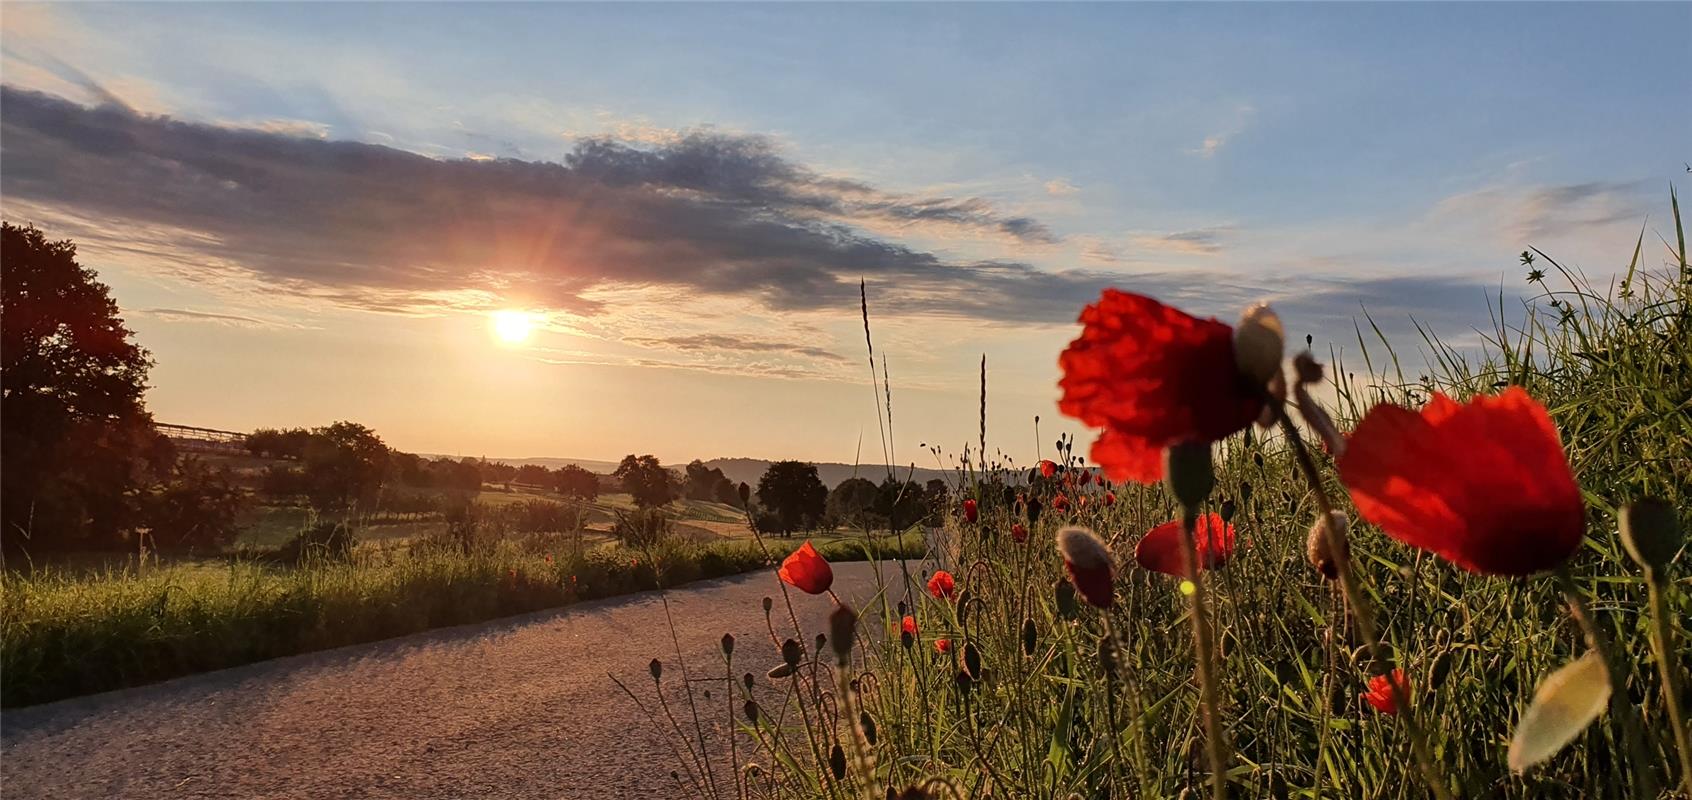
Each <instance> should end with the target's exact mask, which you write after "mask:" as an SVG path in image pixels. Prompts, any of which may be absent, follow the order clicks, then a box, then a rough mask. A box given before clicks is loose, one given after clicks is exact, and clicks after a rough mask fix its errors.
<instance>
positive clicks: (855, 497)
mask: <svg viewBox="0 0 1692 800" xmlns="http://www.w3.org/2000/svg"><path fill="white" fill-rule="evenodd" d="M880 494H881V492H880V490H878V489H877V488H876V486H875V482H874V481H870V480H867V479H864V478H847V479H846V480H843V481H841V482H840V485H839V486H836V487H834V491H832V492H829V493H828V516H829V517H830V518H832V519H834V520H835V521H836V522H838V523H839V524H841V525H844V526H846V527H848V528H871V527H876V526H878V525H879V524H880V522H881V520H880V515H879V514H878V513H877V509H876V504H877V501H878V500H879V499H880Z"/></svg>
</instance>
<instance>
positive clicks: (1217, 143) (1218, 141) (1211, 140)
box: [1187, 134, 1228, 158]
mask: <svg viewBox="0 0 1692 800" xmlns="http://www.w3.org/2000/svg"><path fill="white" fill-rule="evenodd" d="M1227 143H1228V137H1227V136H1225V135H1222V134H1217V135H1215V136H1206V137H1204V142H1203V143H1202V144H1200V145H1199V146H1198V147H1195V148H1193V149H1191V150H1188V151H1187V152H1188V153H1191V154H1193V155H1196V156H1198V157H1200V158H1210V157H1211V156H1214V155H1216V153H1217V151H1219V150H1221V149H1222V145H1225V144H1227Z"/></svg>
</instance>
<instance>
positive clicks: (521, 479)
mask: <svg viewBox="0 0 1692 800" xmlns="http://www.w3.org/2000/svg"><path fill="white" fill-rule="evenodd" d="M551 477H552V472H551V471H550V470H548V469H547V468H546V467H543V466H541V465H539V464H524V465H523V466H521V467H518V468H517V474H516V475H515V476H514V477H513V480H515V481H516V482H517V483H522V484H528V485H530V486H545V485H546V484H547V481H548V480H549V479H550V478H551Z"/></svg>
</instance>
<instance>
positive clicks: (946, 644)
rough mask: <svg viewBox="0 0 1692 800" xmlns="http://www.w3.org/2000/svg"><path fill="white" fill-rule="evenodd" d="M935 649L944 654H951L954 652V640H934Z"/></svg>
mask: <svg viewBox="0 0 1692 800" xmlns="http://www.w3.org/2000/svg"><path fill="white" fill-rule="evenodd" d="M934 649H935V650H939V651H940V652H942V653H950V652H952V640H951V639H935V640H934Z"/></svg>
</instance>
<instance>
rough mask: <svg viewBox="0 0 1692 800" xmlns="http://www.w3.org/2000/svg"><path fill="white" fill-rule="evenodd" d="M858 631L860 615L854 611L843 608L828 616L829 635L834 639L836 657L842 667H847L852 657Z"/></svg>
mask: <svg viewBox="0 0 1692 800" xmlns="http://www.w3.org/2000/svg"><path fill="white" fill-rule="evenodd" d="M857 629H858V615H857V614H856V613H853V611H852V609H850V608H847V607H845V606H841V607H839V608H837V609H835V610H834V613H832V614H829V615H828V630H829V635H830V636H832V637H833V638H834V655H835V657H836V658H838V659H840V665H841V666H845V665H846V661H847V659H848V658H849V657H850V656H851V655H852V637H853V634H855V633H856V632H857Z"/></svg>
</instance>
